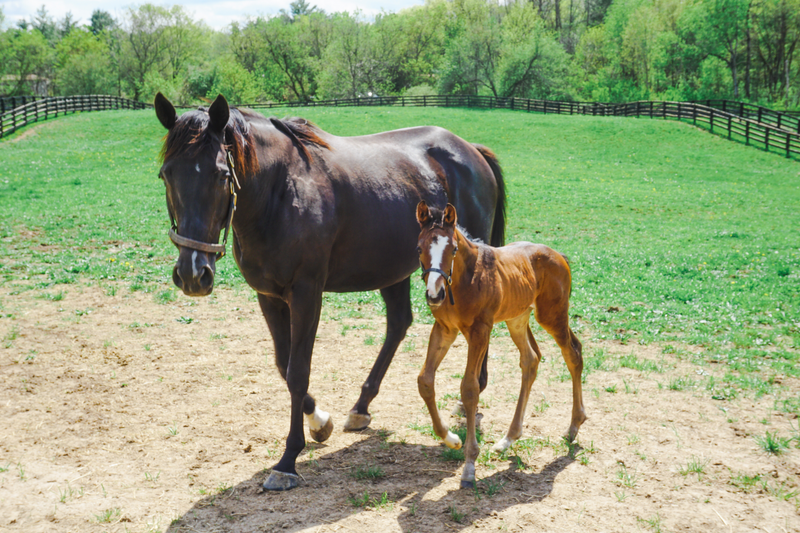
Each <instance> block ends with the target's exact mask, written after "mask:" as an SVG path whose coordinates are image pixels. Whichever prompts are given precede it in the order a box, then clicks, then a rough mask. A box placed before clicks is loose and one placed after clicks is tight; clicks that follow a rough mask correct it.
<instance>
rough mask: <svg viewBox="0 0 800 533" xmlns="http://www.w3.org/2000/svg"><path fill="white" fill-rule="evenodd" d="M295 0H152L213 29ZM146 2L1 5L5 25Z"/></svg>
mask: <svg viewBox="0 0 800 533" xmlns="http://www.w3.org/2000/svg"><path fill="white" fill-rule="evenodd" d="M307 1H308V4H309V5H312V6H314V5H316V6H317V7H318V8H319V9H323V10H325V11H326V12H328V13H335V12H338V11H349V12H351V13H353V12H355V11H356V10H361V12H362V14H363V15H364V16H366V17H368V18H372V16H374V15H376V14H378V13H380V12H381V10H384V11H387V12H397V11H400V10H401V9H404V8H406V7H411V6H413V5H418V4H419V5H421V4H423V3H424V0H317V1H312V0H307ZM291 2H292V0H200V1H197V0H195V1H191V2H159V1H157V0H156V1H152V2H150V3H153V4H158V5H166V6H171V5H174V4H180V5H182V6H183V7H185V8H186V10H187V11H188V12H190V13H192V14H193V17H194V19H195V20H198V19H202V20H203V21H205V23H206V24H208V25H209V26H211V27H212V28H214V29H217V30H220V29H222V28H224V27H225V26H227V25H228V24H230V23H231V22H233V21H245V20H247V17H248V16H258V15H275V14H277V13H278V11H279V10H281V9H286V10H287V11H288V10H289V4H290V3H291ZM144 3H146V2H144V1H140V2H131V1H130V0H81V1H80V2H78V1H75V0H72V1H70V0H8V1H7V0H0V6H2V8H3V13H4V14H5V17H6V20H5V27H9V26H12V25H14V24H16V22H17V20H19V19H27V20H31V19H32V18H33V17H34V16H35V15H36V10H37V9H39V8H40V7H41V6H42V4H44V6H45V7H46V8H47V12H48V14H49V15H50V16H51V17H53V18H54V19H56V21H58V20H61V19H63V18H64V15H66V14H67V12H68V11H71V12H72V16H73V18H75V19H77V20H78V24H81V25H83V24H86V25H88V24H89V23H90V20H91V17H92V12H93V11H94V10H95V9H102V10H103V11H108V12H109V13H111V16H113V17H114V18H115V19H117V20H120V19H121V18H122V15H123V14H124V12H125V9H126V8H127V7H130V6H136V5H141V4H144Z"/></svg>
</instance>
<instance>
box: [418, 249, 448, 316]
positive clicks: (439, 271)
mask: <svg viewBox="0 0 800 533" xmlns="http://www.w3.org/2000/svg"><path fill="white" fill-rule="evenodd" d="M457 253H458V245H456V247H455V248H454V249H453V257H455V256H456V254H457ZM419 267H420V268H421V269H422V281H425V276H427V275H428V274H430V273H431V272H436V273H437V274H439V275H441V276H442V277H443V278H444V286H445V287H447V296H448V297H449V298H450V305H455V302H454V301H453V289H452V288H451V286H452V285H453V263H450V273H449V274H448V273H447V272H445V271H444V270H442V269H441V268H425V265H423V264H422V259H420V260H419Z"/></svg>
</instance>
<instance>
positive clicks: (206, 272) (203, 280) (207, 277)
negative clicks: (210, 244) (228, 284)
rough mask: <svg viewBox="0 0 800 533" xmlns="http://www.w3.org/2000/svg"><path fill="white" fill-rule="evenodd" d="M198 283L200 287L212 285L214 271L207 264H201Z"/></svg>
mask: <svg viewBox="0 0 800 533" xmlns="http://www.w3.org/2000/svg"><path fill="white" fill-rule="evenodd" d="M199 283H200V286H201V287H204V288H207V287H212V286H213V285H214V271H213V270H211V267H210V266H208V265H204V266H203V274H202V275H201V276H200V279H199Z"/></svg>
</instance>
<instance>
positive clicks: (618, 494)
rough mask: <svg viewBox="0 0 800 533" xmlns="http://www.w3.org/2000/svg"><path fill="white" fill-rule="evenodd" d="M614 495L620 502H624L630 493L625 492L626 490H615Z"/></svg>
mask: <svg viewBox="0 0 800 533" xmlns="http://www.w3.org/2000/svg"><path fill="white" fill-rule="evenodd" d="M614 496H616V497H617V501H618V502H624V501H625V499H626V498H627V497H628V494H625V491H624V490H621V491H616V490H615V491H614Z"/></svg>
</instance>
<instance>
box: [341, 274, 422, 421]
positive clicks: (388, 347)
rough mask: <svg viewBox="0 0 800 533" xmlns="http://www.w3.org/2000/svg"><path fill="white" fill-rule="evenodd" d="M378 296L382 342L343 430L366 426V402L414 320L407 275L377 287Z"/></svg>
mask: <svg viewBox="0 0 800 533" xmlns="http://www.w3.org/2000/svg"><path fill="white" fill-rule="evenodd" d="M381 296H382V297H383V301H384V302H386V341H385V342H384V343H383V346H382V347H381V351H380V353H379V354H378V359H377V360H375V364H374V365H373V366H372V370H371V371H370V373H369V376H368V377H367V380H366V381H365V382H364V384H363V385H362V386H361V396H359V398H358V401H357V402H356V404H355V406H354V407H353V409H351V410H350V413H349V414H348V416H347V422H345V424H344V429H345V431H358V430H361V429H364V428H365V427H367V426H368V425H369V423H370V420H371V417H370V414H369V404H370V402H372V400H373V399H374V398H375V396H377V395H378V391H379V390H380V387H381V381H383V376H385V375H386V370H388V369H389V364H390V363H391V362H392V358H393V357H394V354H395V352H396V351H397V347H398V346H400V343H401V342H402V341H403V339H404V338H405V336H406V331H407V330H408V328H409V326H411V322H412V320H413V319H414V317H413V315H412V313H411V278H410V277H409V278H406V279H404V280H403V281H401V282H400V283H395V284H394V285H391V286H389V287H386V288H385V289H381Z"/></svg>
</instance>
